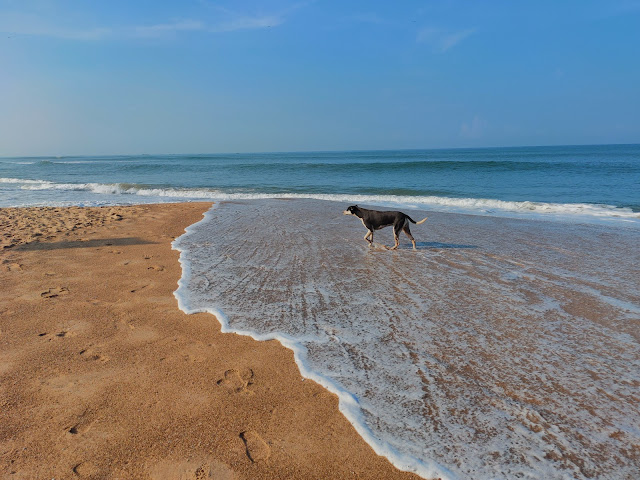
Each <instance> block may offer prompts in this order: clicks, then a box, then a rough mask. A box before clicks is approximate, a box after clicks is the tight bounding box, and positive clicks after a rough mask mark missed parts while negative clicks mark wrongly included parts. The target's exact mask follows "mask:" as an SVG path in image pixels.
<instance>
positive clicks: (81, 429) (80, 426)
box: [67, 418, 93, 435]
mask: <svg viewBox="0 0 640 480" xmlns="http://www.w3.org/2000/svg"><path fill="white" fill-rule="evenodd" d="M92 426H93V420H89V419H86V418H80V420H79V421H78V423H76V424H75V425H74V426H72V427H71V428H68V429H67V432H69V433H70V434H71V435H81V434H83V433H87V432H88V431H89V430H90V429H91V427H92Z"/></svg>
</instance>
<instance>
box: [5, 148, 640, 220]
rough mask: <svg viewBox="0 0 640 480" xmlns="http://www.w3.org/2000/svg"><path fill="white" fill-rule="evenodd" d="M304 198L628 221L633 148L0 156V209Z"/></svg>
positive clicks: (633, 206)
mask: <svg viewBox="0 0 640 480" xmlns="http://www.w3.org/2000/svg"><path fill="white" fill-rule="evenodd" d="M278 197H280V198H282V197H286V198H314V199H320V200H335V201H339V202H352V203H355V202H358V203H362V204H369V205H382V206H389V207H402V208H427V209H430V210H436V211H451V212H461V213H471V214H483V215H484V214H486V215H494V216H497V215H506V216H518V217H524V218H531V216H532V215H534V216H542V217H545V218H552V217H559V218H561V219H562V220H570V219H574V220H578V221H581V222H585V221H586V222H591V221H613V222H617V223H623V222H627V223H629V222H631V223H637V222H638V221H639V219H640V145H599V146H569V147H521V148H486V149H452V150H398V151H372V152H368V151H359V152H307V153H304V152H303V153H265V154H224V155H222V154H220V155H131V156H98V157H37V158H34V157H28V158H0V206H5V207H6V206H27V205H53V204H55V205H106V204H127V203H149V202H153V203H157V202H172V201H188V200H242V199H244V200H248V199H260V198H278Z"/></svg>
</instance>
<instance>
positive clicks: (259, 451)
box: [240, 430, 271, 463]
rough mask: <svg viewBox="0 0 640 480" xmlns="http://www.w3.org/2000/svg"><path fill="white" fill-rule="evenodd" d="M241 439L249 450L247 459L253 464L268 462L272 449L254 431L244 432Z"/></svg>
mask: <svg viewBox="0 0 640 480" xmlns="http://www.w3.org/2000/svg"><path fill="white" fill-rule="evenodd" d="M240 438H241V439H242V441H243V442H244V444H245V446H246V448H247V457H249V460H251V461H252V462H253V463H256V462H263V461H266V460H267V459H268V458H269V455H271V447H269V445H267V442H265V441H264V440H263V439H262V437H261V436H260V435H258V434H257V433H256V432H254V431H253V430H251V431H248V432H242V433H241V434H240Z"/></svg>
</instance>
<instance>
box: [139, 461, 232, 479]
mask: <svg viewBox="0 0 640 480" xmlns="http://www.w3.org/2000/svg"><path fill="white" fill-rule="evenodd" d="M149 476H150V477H151V479H152V480H207V479H215V480H235V479H236V478H238V477H237V475H236V474H235V473H234V472H233V470H231V469H230V468H229V467H228V466H226V465H225V464H224V463H222V462H218V461H216V460H213V459H211V458H207V459H203V460H190V461H184V462H171V461H165V462H161V463H159V464H157V465H156V466H155V467H153V468H152V469H151V470H150V471H149Z"/></svg>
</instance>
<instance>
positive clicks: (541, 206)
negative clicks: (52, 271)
mask: <svg viewBox="0 0 640 480" xmlns="http://www.w3.org/2000/svg"><path fill="white" fill-rule="evenodd" d="M0 183H13V184H21V188H22V189H23V190H32V191H36V190H56V191H60V192H62V191H70V192H79V191H84V192H89V193H93V194H98V195H120V196H123V197H127V196H129V195H135V196H142V197H154V198H156V199H159V201H161V199H163V198H168V199H172V200H180V199H184V200H216V201H235V200H261V199H277V198H286V199H315V200H326V201H335V202H344V203H359V204H364V205H379V206H385V207H391V208H405V209H406V208H409V209H429V210H434V211H443V212H456V213H467V214H474V215H488V216H510V217H518V218H531V217H536V218H541V219H559V220H576V221H583V222H603V221H604V222H617V223H630V224H640V212H634V211H632V210H631V209H630V208H620V207H615V206H612V205H602V204H585V203H544V202H530V201H525V202H516V201H504V200H495V199H485V198H451V197H437V196H421V197H418V196H402V195H354V194H314V193H286V192H283V193H229V192H224V191H221V190H218V189H198V188H159V187H153V186H144V185H132V184H125V183H55V182H51V181H47V180H24V179H15V178H2V179H0ZM125 202H128V201H126V200H125Z"/></svg>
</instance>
